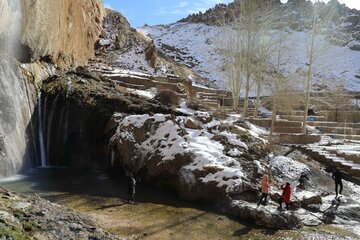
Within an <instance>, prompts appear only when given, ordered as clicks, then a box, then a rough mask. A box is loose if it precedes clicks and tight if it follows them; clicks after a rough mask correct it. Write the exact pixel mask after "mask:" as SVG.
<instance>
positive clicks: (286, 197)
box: [279, 182, 291, 210]
mask: <svg viewBox="0 0 360 240" xmlns="http://www.w3.org/2000/svg"><path fill="white" fill-rule="evenodd" d="M280 188H281V190H283V193H282V196H281V198H280V207H279V209H281V210H282V203H285V204H286V209H287V210H289V209H290V197H291V186H290V183H288V182H287V183H286V184H283V185H281V187H280Z"/></svg>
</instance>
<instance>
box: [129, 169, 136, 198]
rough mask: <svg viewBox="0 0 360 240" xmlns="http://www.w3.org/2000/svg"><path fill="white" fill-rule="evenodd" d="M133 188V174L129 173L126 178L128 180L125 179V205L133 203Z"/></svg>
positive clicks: (134, 185) (134, 181)
mask: <svg viewBox="0 0 360 240" xmlns="http://www.w3.org/2000/svg"><path fill="white" fill-rule="evenodd" d="M135 187H136V180H135V178H134V176H133V174H132V173H130V174H129V176H128V179H127V188H128V199H127V203H134V197H135Z"/></svg>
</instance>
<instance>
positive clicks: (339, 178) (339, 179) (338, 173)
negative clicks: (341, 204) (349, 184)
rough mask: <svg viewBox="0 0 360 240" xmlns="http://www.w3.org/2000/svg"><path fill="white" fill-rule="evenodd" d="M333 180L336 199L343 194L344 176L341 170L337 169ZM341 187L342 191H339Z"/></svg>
mask: <svg viewBox="0 0 360 240" xmlns="http://www.w3.org/2000/svg"><path fill="white" fill-rule="evenodd" d="M332 179H334V181H335V194H336V195H335V197H337V196H338V195H339V194H341V193H342V190H343V184H342V179H343V174H342V172H341V171H340V170H339V169H336V170H335V172H334V173H333V174H332ZM339 187H340V191H338V188H339Z"/></svg>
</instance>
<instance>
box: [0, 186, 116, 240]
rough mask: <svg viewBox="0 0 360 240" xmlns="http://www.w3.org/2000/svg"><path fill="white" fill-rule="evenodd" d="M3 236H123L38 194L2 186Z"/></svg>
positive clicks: (0, 234) (0, 230) (0, 232)
mask: <svg viewBox="0 0 360 240" xmlns="http://www.w3.org/2000/svg"><path fill="white" fill-rule="evenodd" d="M0 238H1V239H49V240H50V239H108V240H110V239H118V240H119V239H120V238H119V237H117V236H115V235H112V234H110V233H108V232H106V231H104V230H103V229H101V228H99V227H97V226H96V224H95V223H93V222H92V221H91V220H90V219H89V218H87V217H85V216H82V215H80V214H78V213H75V212H72V211H70V210H68V209H65V208H64V207H61V206H59V205H57V204H54V203H51V202H49V201H46V200H44V199H42V198H40V197H38V196H23V195H19V194H15V193H13V192H10V191H7V190H5V189H2V188H0Z"/></svg>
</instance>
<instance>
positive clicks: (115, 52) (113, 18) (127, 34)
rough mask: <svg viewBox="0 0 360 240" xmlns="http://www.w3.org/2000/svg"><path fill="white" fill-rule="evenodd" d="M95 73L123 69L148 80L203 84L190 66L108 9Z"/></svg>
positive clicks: (97, 45)
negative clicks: (159, 79)
mask: <svg viewBox="0 0 360 240" xmlns="http://www.w3.org/2000/svg"><path fill="white" fill-rule="evenodd" d="M95 48H96V57H95V58H93V59H92V61H91V63H90V67H91V68H92V69H93V70H109V71H112V70H114V69H121V70H123V71H124V70H125V71H130V72H133V73H135V72H136V73H140V74H141V75H142V76H147V77H153V78H157V77H162V78H174V79H179V82H180V81H182V80H185V81H189V80H194V81H195V80H196V81H201V79H202V78H201V77H200V76H199V75H198V74H197V73H195V72H194V71H192V70H191V69H190V68H188V67H187V66H184V65H182V64H179V63H177V62H176V61H174V60H173V59H172V58H169V57H168V56H166V55H164V54H163V53H162V51H159V49H158V46H156V45H155V43H154V41H153V40H152V39H151V38H149V37H147V36H145V35H144V34H142V33H141V32H139V31H137V30H136V29H134V28H132V27H131V26H130V24H129V23H128V21H127V20H126V18H125V17H124V16H122V15H121V13H119V12H116V11H114V10H110V9H107V10H106V17H105V19H104V24H103V30H102V33H101V35H100V39H99V40H98V41H97V43H96V47H95Z"/></svg>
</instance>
